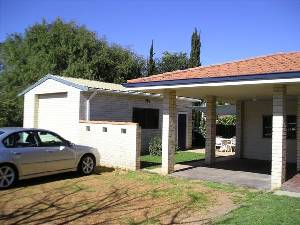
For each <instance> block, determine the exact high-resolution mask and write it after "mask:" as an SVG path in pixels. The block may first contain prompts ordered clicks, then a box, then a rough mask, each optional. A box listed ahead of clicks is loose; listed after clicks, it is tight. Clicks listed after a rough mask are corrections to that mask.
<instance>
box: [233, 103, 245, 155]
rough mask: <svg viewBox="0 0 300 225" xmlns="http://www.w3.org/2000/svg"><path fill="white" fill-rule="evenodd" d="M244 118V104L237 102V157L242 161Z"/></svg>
mask: <svg viewBox="0 0 300 225" xmlns="http://www.w3.org/2000/svg"><path fill="white" fill-rule="evenodd" d="M243 118H244V102H243V101H237V102H236V126H235V127H236V128H235V130H236V131H235V133H236V148H235V157H236V158H238V159H240V158H242V157H243Z"/></svg>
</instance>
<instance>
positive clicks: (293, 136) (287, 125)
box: [262, 114, 297, 140]
mask: <svg viewBox="0 0 300 225" xmlns="http://www.w3.org/2000/svg"><path fill="white" fill-rule="evenodd" d="M265 118H268V119H270V120H271V135H269V136H266V135H265V129H266V128H265V126H264V121H265V120H264V119H265ZM291 118H293V119H294V121H295V122H294V123H295V125H294V126H295V134H293V133H292V134H291V132H289V131H288V129H289V124H290V123H289V120H291ZM285 123H286V139H291V140H294V139H296V138H297V116H296V115H294V114H289V115H286V116H285ZM272 133H273V116H272V115H263V116H262V138H272Z"/></svg>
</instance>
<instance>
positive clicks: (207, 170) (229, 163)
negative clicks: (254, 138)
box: [149, 156, 296, 190]
mask: <svg viewBox="0 0 300 225" xmlns="http://www.w3.org/2000/svg"><path fill="white" fill-rule="evenodd" d="M160 170H161V168H155V169H151V170H149V171H151V172H155V173H160ZM270 171H271V163H270V162H269V161H262V160H253V159H236V158H234V157H232V156H227V157H218V158H216V162H215V163H214V165H212V166H207V165H205V162H204V160H199V161H193V162H186V163H184V164H176V165H175V172H173V173H172V174H170V176H174V177H184V178H188V179H193V180H206V181H212V182H219V183H225V184H232V185H235V186H240V187H248V188H256V189H259V190H270V188H271V175H270ZM295 173H296V167H295V165H294V164H289V165H288V167H287V178H288V179H290V178H291V177H293V175H294V174H295Z"/></svg>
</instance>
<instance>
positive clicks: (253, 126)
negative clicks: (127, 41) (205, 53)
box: [124, 52, 300, 189]
mask: <svg viewBox="0 0 300 225" xmlns="http://www.w3.org/2000/svg"><path fill="white" fill-rule="evenodd" d="M124 86H125V87H127V88H131V90H135V91H145V92H152V93H157V94H163V96H164V99H165V100H164V106H163V109H164V110H163V112H164V115H163V135H162V137H163V140H162V141H163V161H162V164H163V165H162V169H163V172H164V173H171V172H172V171H173V170H174V148H175V144H174V143H175V139H176V124H177V121H176V119H177V117H176V116H174V115H175V111H176V107H174V101H175V96H183V97H187V98H202V99H205V100H206V102H207V123H206V126H207V127H206V129H207V137H206V152H205V157H206V158H205V162H206V163H207V164H213V163H214V159H215V139H216V101H217V100H221V101H225V102H231V103H235V104H236V114H237V125H236V138H237V143H236V157H240V158H248V159H249V158H250V159H259V160H270V161H271V162H272V168H271V171H270V172H271V188H272V189H274V188H278V187H280V186H281V184H282V183H283V182H284V181H285V178H286V165H287V163H288V162H291V163H297V170H298V171H300V52H291V53H279V54H274V55H269V56H262V57H256V58H251V59H245V60H240V61H234V62H228V63H224V64H219V65H211V66H201V67H196V68H192V69H187V70H181V71H174V72H168V73H164V74H160V75H155V76H150V77H144V78H137V79H133V80H129V81H128V83H127V84H124ZM174 125H175V127H174Z"/></svg>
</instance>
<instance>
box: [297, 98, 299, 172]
mask: <svg viewBox="0 0 300 225" xmlns="http://www.w3.org/2000/svg"><path fill="white" fill-rule="evenodd" d="M297 171H298V172H300V96H298V98H297Z"/></svg>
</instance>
